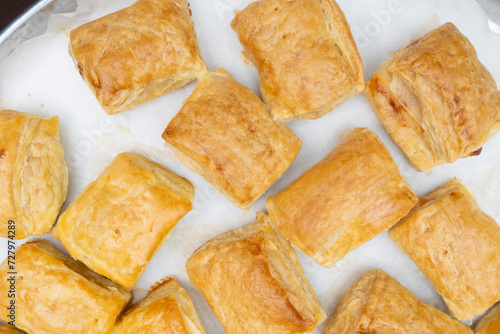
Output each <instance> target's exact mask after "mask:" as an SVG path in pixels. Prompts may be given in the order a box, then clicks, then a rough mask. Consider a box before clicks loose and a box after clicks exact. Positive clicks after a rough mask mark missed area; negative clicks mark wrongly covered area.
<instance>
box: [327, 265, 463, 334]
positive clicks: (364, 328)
mask: <svg viewBox="0 0 500 334" xmlns="http://www.w3.org/2000/svg"><path fill="white" fill-rule="evenodd" d="M354 333H376V334H394V333H401V334H403V333H404V334H451V333H453V334H472V330H471V329H470V328H469V327H467V326H466V325H464V324H462V323H461V322H460V321H457V320H456V319H453V318H452V317H450V316H449V315H447V314H446V313H444V312H441V311H440V310H438V309H436V308H434V307H433V306H431V305H429V304H426V303H424V302H422V301H421V300H419V299H418V298H417V297H415V295H414V294H413V293H412V292H411V291H410V290H408V289H407V288H405V287H404V286H402V285H401V284H399V282H398V281H397V280H395V279H394V278H393V277H391V276H390V275H388V274H386V273H385V272H383V271H381V270H371V271H369V272H367V273H366V274H365V275H363V276H362V277H361V278H360V279H358V280H357V281H356V282H355V283H354V284H353V285H352V286H351V287H350V288H349V289H348V290H347V291H346V292H345V293H344V295H343V296H342V299H341V300H340V304H339V305H338V306H337V309H336V310H335V312H334V313H333V315H332V317H331V318H330V319H329V320H328V322H327V323H326V326H325V328H324V330H323V334H354Z"/></svg>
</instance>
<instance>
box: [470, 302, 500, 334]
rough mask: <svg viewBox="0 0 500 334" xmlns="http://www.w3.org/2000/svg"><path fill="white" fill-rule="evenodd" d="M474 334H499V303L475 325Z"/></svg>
mask: <svg viewBox="0 0 500 334" xmlns="http://www.w3.org/2000/svg"><path fill="white" fill-rule="evenodd" d="M474 333H476V334H498V333H500V303H499V304H497V306H495V307H494V308H493V309H492V310H491V311H489V312H488V314H487V315H486V316H485V317H484V318H483V319H482V320H481V321H480V322H479V323H478V324H477V326H476V328H475V330H474Z"/></svg>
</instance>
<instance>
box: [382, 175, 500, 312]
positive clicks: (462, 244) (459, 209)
mask: <svg viewBox="0 0 500 334" xmlns="http://www.w3.org/2000/svg"><path fill="white" fill-rule="evenodd" d="M389 237H390V238H391V239H392V240H394V242H395V243H396V244H397V245H398V246H399V248H400V249H401V250H402V251H403V252H405V253H406V254H407V255H408V256H409V257H410V258H411V259H412V260H413V261H414V262H415V263H416V264H417V266H418V267H419V268H420V270H422V272H423V273H424V274H425V275H426V276H427V277H428V278H429V280H430V281H431V282H432V283H433V284H434V287H435V288H436V290H437V292H439V294H440V295H441V296H442V297H443V299H444V301H445V303H446V305H447V306H448V309H449V310H450V312H451V313H452V314H453V315H454V316H455V317H456V318H457V319H460V320H467V319H472V318H473V317H474V316H476V315H480V314H483V313H484V312H485V311H486V310H487V309H488V308H490V307H491V306H493V304H495V302H497V301H498V300H500V243H499V240H500V227H499V226H498V224H497V223H496V222H495V221H494V220H493V219H492V218H491V217H490V216H488V215H487V214H485V213H484V212H483V211H481V209H480V208H479V206H478V205H477V203H476V201H475V199H474V197H473V195H472V194H471V193H470V192H469V190H468V189H467V188H466V187H465V186H464V185H463V184H462V183H460V181H458V180H457V179H452V180H450V181H449V182H448V183H446V184H445V185H443V186H441V187H439V188H437V189H436V190H435V191H433V192H432V193H430V194H429V195H427V196H424V197H422V198H421V199H420V200H419V205H418V206H417V207H416V208H415V209H414V210H413V212H412V213H410V214H409V215H408V216H407V217H406V218H405V219H403V220H401V222H399V223H398V224H397V225H395V226H394V227H393V228H392V229H391V230H390V231H389Z"/></svg>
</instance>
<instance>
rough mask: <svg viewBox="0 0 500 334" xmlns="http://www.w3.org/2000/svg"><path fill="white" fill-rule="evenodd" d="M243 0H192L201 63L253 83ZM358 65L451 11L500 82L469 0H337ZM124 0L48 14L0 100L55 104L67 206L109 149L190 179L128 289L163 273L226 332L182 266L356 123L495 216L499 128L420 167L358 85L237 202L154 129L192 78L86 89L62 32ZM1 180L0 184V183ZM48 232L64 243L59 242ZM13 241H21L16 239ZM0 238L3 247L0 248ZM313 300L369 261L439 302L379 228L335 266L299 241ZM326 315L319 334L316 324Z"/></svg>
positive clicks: (334, 290)
mask: <svg viewBox="0 0 500 334" xmlns="http://www.w3.org/2000/svg"><path fill="white" fill-rule="evenodd" d="M250 2H251V1H250V0H210V1H207V0H190V3H191V9H192V12H193V19H194V21H195V26H196V30H197V33H198V37H199V43H200V48H201V51H202V55H203V57H204V59H205V61H206V63H207V65H208V68H209V69H211V70H215V69H217V68H219V67H224V68H226V69H227V70H229V71H230V72H231V73H232V75H233V76H234V77H235V79H236V80H237V81H239V82H240V83H242V84H244V85H246V86H248V87H249V88H251V89H252V90H253V91H254V92H256V93H257V94H259V96H260V93H259V85H258V80H257V73H256V70H255V68H254V67H252V66H247V65H244V63H243V62H242V59H241V51H242V48H241V45H240V44H239V42H238V39H237V36H236V34H235V33H234V32H233V31H232V30H231V28H230V26H229V24H230V22H231V20H232V18H233V16H234V14H233V9H243V8H244V7H245V6H246V5H248V4H249V3H250ZM338 2H339V4H340V6H341V7H342V9H343V10H344V12H345V14H346V16H347V19H348V20H349V22H350V24H351V28H352V31H353V35H354V36H355V39H356V41H357V43H358V47H359V50H360V53H361V56H362V58H363V63H364V66H365V78H366V79H367V80H368V79H369V78H370V77H371V75H372V74H373V72H374V71H375V70H376V69H377V68H378V67H379V66H380V64H382V62H384V61H385V60H386V59H387V58H388V57H389V56H390V55H391V54H392V53H393V52H394V51H396V50H398V49H399V48H400V47H402V46H404V45H406V44H407V43H408V42H409V41H410V40H411V39H412V38H415V37H418V36H421V35H423V34H424V33H426V32H427V31H429V30H431V29H434V28H436V27H437V26H439V25H440V24H443V23H445V22H448V21H451V22H453V23H455V24H456V25H457V26H458V28H459V29H460V30H461V31H462V32H463V33H464V34H465V35H466V36H467V37H468V38H469V39H470V40H471V41H472V43H473V44H474V46H475V47H476V50H477V52H478V54H479V58H480V60H481V61H482V62H483V64H484V65H485V66H486V67H487V68H488V69H489V70H490V71H491V73H492V74H493V76H494V78H495V80H496V81H497V82H500V62H499V55H500V35H496V34H494V33H492V32H491V31H490V30H489V29H488V23H487V17H486V15H485V14H484V12H483V11H482V9H481V7H480V6H479V5H478V4H477V3H476V2H475V1H473V0H439V1H438V0H420V1H412V0H399V1H398V0H393V1H386V0H339V1H338ZM132 3H133V1H132V0H106V1H99V0H80V1H79V7H78V9H77V12H76V13H72V14H63V15H55V16H53V17H52V18H51V21H50V23H49V29H48V31H47V33H46V34H45V35H43V36H40V37H38V38H36V39H33V40H30V41H28V42H26V43H24V44H22V45H20V46H19V47H18V48H17V50H16V51H15V52H14V53H13V54H12V55H10V56H9V57H8V58H7V59H5V60H4V61H2V62H1V63H0V99H1V101H2V102H3V105H4V107H5V108H9V109H15V110H19V111H23V112H28V113H37V114H40V115H42V116H47V117H49V116H54V115H58V116H59V118H60V126H61V141H62V144H63V146H64V149H65V154H66V160H67V163H68V166H69V177H70V184H69V193H68V199H67V202H66V204H65V206H64V208H63V209H65V208H66V207H67V206H68V205H69V203H71V201H72V200H73V199H74V198H75V197H76V195H77V194H78V193H79V192H80V191H81V190H82V189H83V188H84V187H85V186H86V185H87V184H88V183H89V182H91V181H92V180H94V179H95V178H96V177H97V175H99V173H100V172H101V170H102V169H103V168H104V166H105V165H107V164H108V163H110V162H111V161H112V159H113V157H114V156H115V155H116V154H117V153H119V152H123V151H132V152H136V153H139V154H143V155H145V156H146V157H148V158H150V159H152V160H154V161H157V162H159V163H160V164H162V165H163V166H165V167H167V168H169V169H171V170H172V171H174V172H176V173H178V174H179V175H181V176H183V177H186V178H187V179H189V180H190V181H191V182H192V183H193V184H194V185H195V188H196V192H195V200H194V210H193V211H192V212H190V213H189V214H188V215H186V216H185V217H184V218H183V219H182V220H181V221H180V222H179V224H178V225H177V227H176V228H175V232H174V233H173V235H172V238H171V239H170V241H169V242H167V243H166V244H165V245H164V246H163V248H162V250H161V251H160V252H159V253H158V254H157V256H156V257H155V258H154V259H153V260H152V261H151V263H150V265H149V266H148V268H147V270H146V272H145V274H144V275H143V277H142V278H141V280H140V281H139V283H138V284H137V285H136V287H135V288H134V289H133V290H132V291H133V292H134V295H135V300H137V299H139V298H142V297H143V296H144V295H145V293H146V291H147V290H148V289H149V287H150V286H151V285H152V284H153V283H155V282H156V281H158V280H160V279H161V278H162V277H165V276H167V275H170V276H174V277H176V278H177V280H178V281H179V282H180V284H181V285H182V286H184V287H185V288H186V289H187V290H188V292H189V294H190V295H191V297H192V298H193V301H194V303H195V306H196V308H197V310H198V312H199V314H200V317H201V319H202V321H203V323H204V325H205V327H206V329H207V331H208V332H209V333H214V334H217V333H223V332H224V331H223V329H222V327H221V326H220V324H219V322H218V321H217V319H216V318H215V316H214V315H213V313H212V311H211V310H210V308H209V307H208V305H207V303H206V302H205V299H204V298H203V296H202V295H201V293H199V292H198V291H197V290H196V289H195V288H194V286H193V285H192V284H191V283H190V281H189V279H188V277H187V274H186V270H185V268H184V265H185V262H186V260H187V258H188V257H189V256H190V255H191V254H192V252H193V251H194V250H195V249H196V248H198V247H199V246H201V245H202V244H203V243H205V242H206V241H208V240H209V239H210V238H212V237H214V236H216V235H219V234H221V233H224V232H226V231H229V230H231V229H234V228H237V227H241V226H243V225H246V224H249V223H251V222H253V221H254V219H255V214H256V212H257V211H259V210H265V198H266V197H267V196H268V195H270V194H274V193H277V192H278V191H279V190H280V189H282V188H284V187H285V186H286V185H287V184H288V183H290V182H291V181H293V180H294V179H295V178H297V177H298V176H299V175H301V174H302V173H303V172H304V171H306V170H307V169H308V168H309V167H311V166H312V165H313V164H315V163H316V162H318V161H319V160H320V159H321V158H322V157H324V156H325V155H326V154H327V153H328V152H330V151H331V150H332V149H333V147H334V146H335V145H336V144H337V143H338V142H339V141H340V139H341V138H342V137H343V136H344V135H346V134H347V133H348V132H349V131H350V130H352V129H353V128H355V127H368V128H370V129H371V130H372V131H374V132H375V133H376V134H377V135H378V136H379V137H380V138H381V140H382V141H383V142H384V143H385V144H386V145H387V147H388V148H389V150H390V152H391V154H392V155H393V157H394V160H395V161H396V162H397V163H398V165H399V166H400V169H401V171H402V172H403V174H404V175H405V176H406V178H407V180H408V182H409V183H410V185H411V186H412V187H413V189H414V190H415V191H416V192H417V193H418V195H423V194H425V193H427V192H429V191H431V190H433V189H434V188H436V187H437V186H439V185H441V184H442V183H444V182H446V181H448V180H449V179H450V178H452V177H455V176H456V177H458V178H459V179H461V180H462V181H464V182H465V183H466V184H467V185H468V186H469V187H470V188H471V190H472V191H473V192H474V193H475V195H476V196H477V198H478V201H479V204H480V206H481V208H482V209H483V210H484V211H486V212H487V213H488V214H490V215H491V216H492V217H494V218H495V219H496V220H497V222H500V135H497V136H495V137H494V138H493V139H492V140H490V141H489V142H488V143H487V144H486V145H484V148H483V152H482V154H481V155H480V156H478V157H473V158H468V159H463V160H459V161H457V162H455V163H454V164H453V165H444V166H440V167H436V168H434V169H432V170H431V171H430V172H427V173H419V172H416V171H415V170H413V169H412V168H411V167H410V164H409V163H408V161H407V160H406V158H405V157H404V155H403V154H402V152H401V151H400V150H399V149H398V148H397V147H396V146H395V145H394V143H393V142H392V141H391V140H390V138H389V136H388V135H387V134H386V132H385V131H384V129H383V127H382V125H381V124H380V123H379V122H378V120H377V119H376V117H375V116H374V114H373V112H372V110H371V108H370V106H369V105H368V103H367V102H366V100H365V98H364V96H363V95H359V96H357V97H355V98H353V99H351V100H349V101H348V102H346V103H344V104H343V105H341V106H340V107H338V108H337V109H336V110H334V111H333V112H331V113H330V114H328V115H326V116H325V117H323V118H321V119H319V120H301V121H295V122H293V123H291V124H290V125H289V126H290V128H291V129H292V130H293V131H294V132H295V133H296V134H297V135H298V136H299V137H300V138H301V139H302V140H303V147H302V150H301V152H300V154H299V156H298V157H297V159H296V160H295V162H294V163H293V164H292V165H291V166H290V168H289V169H288V171H287V172H286V173H285V174H284V176H283V177H282V178H281V179H280V180H278V182H276V184H275V185H274V186H273V187H272V188H271V189H270V190H269V191H268V192H267V193H266V195H265V196H263V197H262V198H261V199H260V200H259V201H258V202H257V203H256V204H255V205H254V206H253V208H252V209H251V210H250V211H249V212H245V211H242V210H240V209H238V208H236V207H235V206H234V205H232V204H231V203H230V202H229V201H228V200H226V199H225V198H224V196H222V195H220V194H219V193H218V192H217V191H216V190H214V188H213V187H211V186H210V185H209V184H208V182H206V181H205V180H204V179H202V178H201V177H200V176H198V175H197V174H195V173H193V172H191V171H190V170H189V169H187V168H186V167H184V166H183V165H182V164H181V163H180V162H179V161H178V160H177V158H176V157H175V155H174V154H173V152H172V151H170V149H168V148H166V147H164V143H163V139H162V138H161V134H162V132H163V130H164V129H165V127H166V125H167V124H168V122H169V121H170V119H171V118H172V117H173V116H174V115H175V114H176V113H177V111H178V110H179V109H180V107H181V105H182V101H183V100H184V99H186V98H187V97H188V96H189V95H190V93H191V92H192V91H193V89H194V87H195V85H196V83H195V82H194V83H191V84H190V85H188V86H186V87H184V88H182V89H179V90H177V91H175V92H173V93H170V94H167V95H165V96H162V97H159V98H157V99H155V100H153V101H150V102H149V103H147V104H145V105H143V106H141V107H138V108H136V109H134V110H131V111H128V112H125V113H122V114H119V115H115V116H108V115H106V114H105V113H104V111H102V109H101V108H100V107H99V104H98V103H97V101H96V99H95V97H94V96H93V94H92V93H91V92H90V90H89V89H88V88H87V86H86V84H85V83H84V82H83V80H82V79H81V77H80V75H79V74H78V72H77V71H76V70H75V68H74V65H73V62H72V60H71V58H70V56H69V55H68V51H67V48H68V32H69V31H70V30H71V29H73V28H75V27H77V26H79V25H81V24H83V23H85V22H88V21H90V20H94V19H96V18H98V17H101V16H103V15H104V14H107V13H110V12H113V11H116V10H119V9H121V8H123V7H126V6H128V5H131V4H132ZM0 191H1V190H0ZM44 238H47V239H50V240H51V241H52V242H54V243H55V244H56V245H57V246H58V247H59V248H60V249H61V250H63V251H64V249H63V248H62V246H61V244H60V243H59V242H58V241H57V240H56V239H54V238H53V237H52V236H51V235H46V236H44ZM18 244H21V242H18ZM6 252H7V246H6V240H0V254H1V257H2V259H3V258H4V257H5V256H6ZM297 253H298V255H299V259H300V262H301V264H302V266H303V268H304V271H305V273H306V275H307V277H308V278H309V281H310V283H311V285H312V287H313V288H314V290H315V291H316V293H317V295H318V298H319V301H320V303H321V304H322V305H323V307H324V308H325V310H326V312H327V314H328V316H330V315H331V314H332V312H333V310H334V309H335V307H336V305H337V304H338V302H339V299H340V297H341V296H342V294H343V293H344V291H345V290H346V289H347V288H348V287H349V286H350V285H351V284H352V283H353V282H354V281H355V280H356V279H357V278H359V277H360V276H361V275H362V274H364V273H365V272H366V271H368V270H369V269H372V268H380V269H382V270H385V271H386V272H388V273H389V274H391V275H392V276H394V277H395V278H397V279H398V280H399V281H400V282H401V283H402V284H403V285H404V286H406V287H407V288H409V289H410V290H411V291H412V292H413V293H415V294H416V295H417V297H419V298H420V299H422V300H423V301H425V302H427V303H430V304H432V305H434V306H436V307H437V308H439V309H442V310H444V311H446V308H445V306H444V303H443V301H442V299H441V298H440V296H439V295H438V294H437V293H436V291H435V290H434V288H433V287H432V284H430V282H429V281H428V280H427V278H426V277H425V276H424V275H423V274H422V273H421V272H420V270H419V269H418V268H417V267H416V266H415V264H414V263H413V262H412V261H410V260H409V258H408V257H406V256H405V255H404V254H403V253H401V252H400V251H399V250H398V248H397V246H396V245H395V244H394V243H393V242H392V241H391V240H390V239H389V238H388V237H387V233H383V234H381V235H379V236H378V237H376V238H375V239H373V240H371V241H370V242H368V243H366V244H364V245H363V246H362V247H360V248H359V249H357V250H355V251H352V252H351V253H349V254H348V255H347V256H346V257H345V258H344V259H342V260H341V261H339V262H338V263H337V265H336V266H335V267H334V268H331V269H326V268H324V267H322V266H320V265H317V264H316V263H315V262H314V261H313V260H311V259H310V258H308V257H307V256H305V255H304V254H302V253H300V252H299V251H298V252H297ZM322 327H323V326H320V327H318V329H317V330H316V332H315V333H320V332H321V329H322Z"/></svg>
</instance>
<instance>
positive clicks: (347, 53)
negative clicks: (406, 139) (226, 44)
mask: <svg viewBox="0 0 500 334" xmlns="http://www.w3.org/2000/svg"><path fill="white" fill-rule="evenodd" d="M231 26H232V28H233V30H235V31H236V33H237V34H238V37H239V39H240V42H241V44H242V45H243V49H244V55H245V56H246V58H248V60H249V61H251V62H252V63H253V64H254V65H255V66H256V68H257V71H258V72H259V82H260V89H261V92H262V98H263V99H264V102H265V103H266V105H267V106H268V108H269V110H270V112H271V115H272V117H273V119H274V120H277V121H282V122H289V121H293V120H296V119H300V118H319V117H321V116H323V115H325V114H326V113H328V112H330V111H331V110H332V109H333V108H335V107H337V106H338V105H339V104H341V103H342V102H344V101H346V100H348V99H349V98H351V97H353V96H355V95H357V94H359V93H360V92H361V91H363V89H364V74H363V63H362V62H361V58H360V56H359V52H358V50H357V48H356V44H355V42H354V39H353V37H352V35H351V31H350V27H349V24H348V23H347V21H346V18H345V16H344V13H343V12H342V10H341V9H340V7H339V6H338V5H337V3H336V2H335V1H333V0H296V1H289V0H259V1H255V2H253V3H251V4H250V5H248V6H247V7H246V8H245V9H244V10H243V11H241V12H239V13H237V14H236V16H235V18H234V20H233V22H232V24H231Z"/></svg>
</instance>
